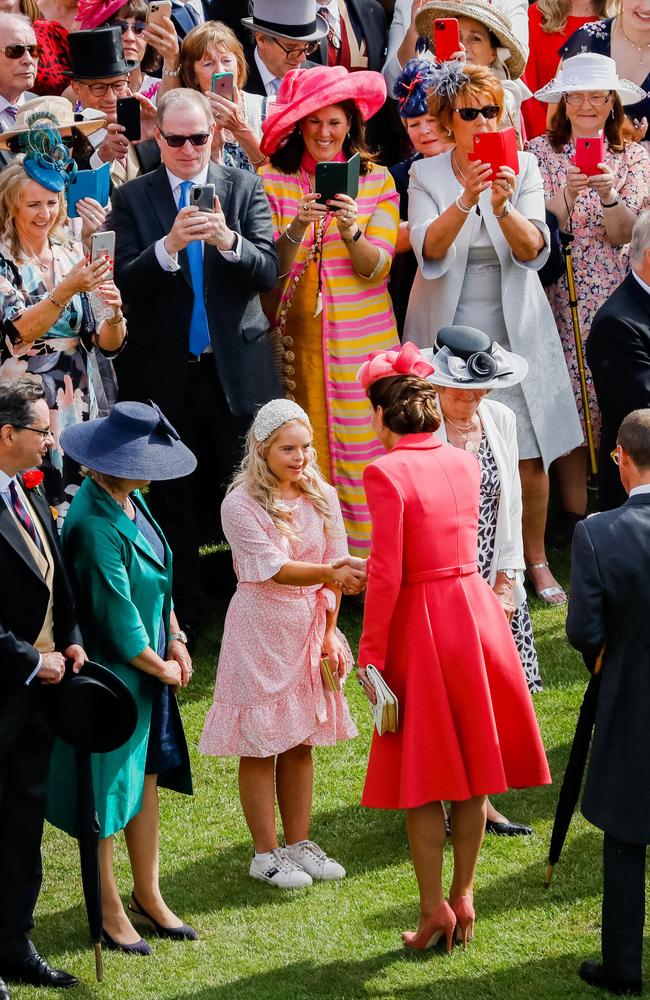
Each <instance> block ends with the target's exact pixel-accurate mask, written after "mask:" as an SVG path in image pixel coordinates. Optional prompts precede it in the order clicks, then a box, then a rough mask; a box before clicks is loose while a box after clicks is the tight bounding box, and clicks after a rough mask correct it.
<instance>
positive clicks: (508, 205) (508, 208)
mask: <svg viewBox="0 0 650 1000" xmlns="http://www.w3.org/2000/svg"><path fill="white" fill-rule="evenodd" d="M511 212H512V205H511V203H510V202H509V201H507V202H506V203H505V205H504V206H503V212H501V213H500V214H499V215H497V214H496V212H493V213H492V214H493V215H494V218H495V219H505V217H506V215H510V213H511Z"/></svg>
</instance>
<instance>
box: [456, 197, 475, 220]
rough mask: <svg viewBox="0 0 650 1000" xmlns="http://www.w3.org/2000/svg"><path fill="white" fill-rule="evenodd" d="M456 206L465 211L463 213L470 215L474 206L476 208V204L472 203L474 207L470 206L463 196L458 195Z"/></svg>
mask: <svg viewBox="0 0 650 1000" xmlns="http://www.w3.org/2000/svg"><path fill="white" fill-rule="evenodd" d="M456 208H458V209H460V211H461V212H462V213H463V215H469V213H470V212H471V211H472V208H474V206H473V205H472V208H468V207H467V205H465V204H464V202H463V200H462V198H461V196H460V195H458V197H457V198H456Z"/></svg>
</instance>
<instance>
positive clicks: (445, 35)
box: [433, 17, 460, 62]
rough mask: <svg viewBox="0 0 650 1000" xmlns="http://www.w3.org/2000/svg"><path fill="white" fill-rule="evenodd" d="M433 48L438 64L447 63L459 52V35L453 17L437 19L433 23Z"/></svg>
mask: <svg viewBox="0 0 650 1000" xmlns="http://www.w3.org/2000/svg"><path fill="white" fill-rule="evenodd" d="M433 48H434V54H435V57H436V59H437V61H438V62H447V61H448V60H449V59H451V57H452V56H453V54H454V52H458V51H460V34H459V31H458V21H457V20H456V18H455V17H437V18H436V19H435V21H434V22H433Z"/></svg>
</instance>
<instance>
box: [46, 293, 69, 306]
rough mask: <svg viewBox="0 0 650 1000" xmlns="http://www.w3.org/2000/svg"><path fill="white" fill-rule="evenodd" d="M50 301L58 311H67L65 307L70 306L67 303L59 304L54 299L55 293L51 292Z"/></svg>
mask: <svg viewBox="0 0 650 1000" xmlns="http://www.w3.org/2000/svg"><path fill="white" fill-rule="evenodd" d="M48 299H49V300H50V302H51V303H52V305H53V306H54V307H55V308H56V309H65V307H66V306H67V304H68V303H67V302H57V301H56V299H55V298H54V292H50V294H49V295H48Z"/></svg>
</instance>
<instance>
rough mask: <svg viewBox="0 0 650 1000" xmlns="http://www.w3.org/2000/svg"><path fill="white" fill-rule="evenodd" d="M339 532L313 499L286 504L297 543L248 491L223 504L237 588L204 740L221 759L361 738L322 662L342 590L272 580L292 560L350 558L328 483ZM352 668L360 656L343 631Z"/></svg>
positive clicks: (203, 745) (207, 749) (237, 491)
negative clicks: (326, 684) (324, 676)
mask: <svg viewBox="0 0 650 1000" xmlns="http://www.w3.org/2000/svg"><path fill="white" fill-rule="evenodd" d="M325 490H326V495H327V499H328V502H329V505H330V510H331V522H332V528H331V529H330V532H329V533H328V534H326V533H325V528H324V522H323V519H322V517H321V516H320V514H319V513H318V512H317V511H316V509H315V508H314V507H313V505H312V504H311V503H310V501H309V500H307V499H305V498H304V497H298V498H297V499H296V500H289V501H285V502H286V503H287V504H288V506H289V507H290V508H291V511H292V523H293V525H294V527H295V529H296V531H297V533H298V535H299V538H298V539H297V540H292V539H289V538H286V537H285V536H284V535H282V534H281V533H280V532H279V531H278V529H277V528H276V527H275V525H274V523H273V521H272V520H271V517H270V516H269V515H268V514H267V513H266V511H265V510H263V508H262V507H260V505H259V504H257V503H256V502H255V501H254V500H253V499H252V498H251V497H250V496H249V494H248V492H247V491H246V489H245V488H244V487H243V486H238V487H236V488H235V489H234V490H233V491H232V492H231V493H229V494H228V496H227V497H226V499H225V500H224V502H223V504H222V507H221V520H222V524H223V529H224V533H225V535H226V538H227V539H228V542H229V543H230V547H231V549H232V555H233V562H234V565H235V572H236V573H237V591H236V593H235V595H234V597H233V599H232V600H231V602H230V605H229V607H228V612H227V614H226V621H225V625H224V632H223V640H222V643H221V652H220V654H219V664H218V668H217V681H216V685H215V691H214V701H213V704H212V707H211V709H210V711H209V712H208V715H207V718H206V720H205V726H204V728H203V734H202V736H201V741H200V743H199V749H200V750H201V752H202V753H204V754H210V755H212V756H217V757H229V756H236V757H271V756H274V755H276V754H279V753H283V752H284V751H285V750H290V749H291V747H295V746H298V745H299V744H301V743H305V744H308V745H311V746H333V745H334V744H335V743H336V742H337V741H338V740H342V739H351V738H352V737H353V736H356V735H357V729H356V726H355V724H354V722H353V721H352V718H351V716H350V712H349V710H348V706H347V702H346V700H345V697H344V695H343V694H342V693H341V692H336V693H333V692H331V691H325V690H324V689H323V682H322V680H321V673H320V656H321V647H322V642H323V637H324V634H325V625H326V619H325V615H326V611H327V610H333V609H334V606H335V598H334V594H333V593H332V591H331V590H329V589H328V588H326V587H321V586H320V585H316V586H311V587H288V586H285V585H283V584H279V583H276V582H275V581H274V580H273V579H272V578H273V576H275V574H276V573H278V572H279V570H280V569H281V568H282V566H284V564H285V563H287V562H288V561H289V560H298V561H300V562H310V563H330V562H335V561H336V560H337V559H339V558H341V557H342V556H345V555H347V542H346V535H345V529H344V526H343V519H342V517H341V511H340V508H339V504H338V499H337V496H336V491H335V490H334V489H333V488H332V487H331V486H327V485H326V486H325ZM339 638H340V639H341V640H342V642H343V644H344V646H345V649H346V651H347V654H348V658H349V665H350V668H351V667H352V662H353V660H352V654H351V652H350V648H349V646H348V644H347V641H346V640H345V637H344V636H342V634H341V633H340V632H339Z"/></svg>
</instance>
